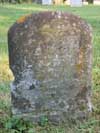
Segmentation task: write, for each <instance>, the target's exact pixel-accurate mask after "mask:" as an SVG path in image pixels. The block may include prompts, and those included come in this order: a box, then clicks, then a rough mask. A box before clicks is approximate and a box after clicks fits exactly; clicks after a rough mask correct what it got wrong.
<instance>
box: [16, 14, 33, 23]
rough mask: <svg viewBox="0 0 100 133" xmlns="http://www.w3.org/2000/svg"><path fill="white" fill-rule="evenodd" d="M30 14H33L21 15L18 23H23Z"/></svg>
mask: <svg viewBox="0 0 100 133" xmlns="http://www.w3.org/2000/svg"><path fill="white" fill-rule="evenodd" d="M29 16H31V15H30V14H28V15H24V16H22V17H20V18H19V19H18V20H17V23H19V24H20V23H23V22H24V21H25V20H26V19H27V17H29Z"/></svg>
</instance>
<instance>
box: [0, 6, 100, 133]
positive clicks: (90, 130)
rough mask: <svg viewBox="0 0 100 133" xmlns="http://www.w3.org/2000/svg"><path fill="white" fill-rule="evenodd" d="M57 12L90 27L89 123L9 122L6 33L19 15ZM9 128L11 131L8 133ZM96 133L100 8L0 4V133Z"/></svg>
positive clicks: (98, 128) (99, 111)
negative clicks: (90, 83)
mask: <svg viewBox="0 0 100 133" xmlns="http://www.w3.org/2000/svg"><path fill="white" fill-rule="evenodd" d="M48 10H49V11H51V10H60V11H65V12H72V13H74V14H77V15H80V16H81V17H82V18H84V19H85V20H86V21H87V22H89V23H90V24H91V25H92V27H93V70H92V73H93V88H92V102H93V106H94V108H93V113H92V114H91V116H90V118H89V120H86V121H84V122H83V123H78V124H77V125H76V126H74V127H70V126H69V127H67V126H66V125H59V126H56V125H51V124H50V123H48V122H47V121H46V120H45V119H43V120H41V123H40V125H41V126H37V125H31V124H29V123H27V122H26V123H23V121H22V120H19V119H17V118H11V117H10V115H11V111H10V109H11V102H10V85H9V84H10V82H11V81H12V80H13V75H12V73H11V71H10V69H9V61H8V48H7V31H8V29H9V27H10V26H11V25H12V24H13V23H14V22H15V21H16V20H17V19H18V18H19V17H20V16H22V15H27V14H29V13H34V12H39V11H48ZM12 128H13V129H12ZM23 130H24V132H25V133H100V6H92V5H89V6H83V7H79V8H71V7H69V6H64V5H63V6H40V5H34V4H21V5H17V4H15V5H9V4H0V133H24V132H23Z"/></svg>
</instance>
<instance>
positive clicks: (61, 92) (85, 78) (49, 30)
mask: <svg viewBox="0 0 100 133" xmlns="http://www.w3.org/2000/svg"><path fill="white" fill-rule="evenodd" d="M91 38H92V37H91V27H90V26H89V25H88V24H87V23H86V22H85V21H84V20H82V19H81V18H80V17H77V16H74V15H72V14H69V13H61V12H42V13H37V14H32V15H29V16H24V17H21V18H20V19H19V20H17V22H16V23H15V24H14V25H13V26H12V27H11V28H10V30H9V33H8V45H9V60H10V68H11V70H12V72H13V74H14V77H15V80H14V82H13V83H12V87H11V96H12V113H13V114H14V115H18V116H22V117H25V118H28V119H32V120H33V121H36V122H37V121H39V120H40V119H41V118H42V117H47V118H48V120H50V121H52V122H62V121H64V122H66V121H67V120H68V119H83V118H85V117H87V115H88V112H89V111H91V108H92V106H91V101H90V96H91V67H92V65H91V64H92V63H91V62H92V61H91V60H92V59H91V58H92V52H91V51H92V46H91V43H92V42H91Z"/></svg>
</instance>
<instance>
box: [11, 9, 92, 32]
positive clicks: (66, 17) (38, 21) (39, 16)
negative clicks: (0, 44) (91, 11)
mask: <svg viewBox="0 0 100 133" xmlns="http://www.w3.org/2000/svg"><path fill="white" fill-rule="evenodd" d="M54 20H56V21H58V22H59V21H62V23H63V21H64V22H65V21H66V23H64V24H65V25H66V24H68V23H70V24H72V26H73V27H76V25H78V26H79V27H80V28H83V29H86V30H87V31H91V26H90V25H89V24H88V23H87V22H86V21H84V19H82V18H81V17H80V16H77V15H74V14H72V13H68V12H62V11H45V12H38V13H33V14H28V15H24V16H22V17H20V18H19V19H18V20H17V21H16V22H15V23H14V24H13V26H11V28H10V29H9V32H10V30H11V29H13V27H15V28H14V29H16V27H22V26H24V27H25V28H26V29H27V28H28V27H29V26H28V25H31V24H33V25H36V26H39V25H40V26H41V25H43V24H45V23H46V22H51V21H53V22H54ZM79 27H77V28H79Z"/></svg>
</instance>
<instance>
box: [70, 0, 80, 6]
mask: <svg viewBox="0 0 100 133" xmlns="http://www.w3.org/2000/svg"><path fill="white" fill-rule="evenodd" d="M70 5H71V6H72V7H76V6H77V7H80V6H82V0H70Z"/></svg>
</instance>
